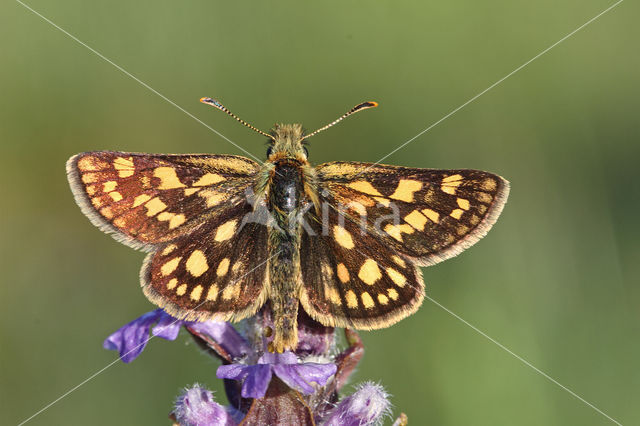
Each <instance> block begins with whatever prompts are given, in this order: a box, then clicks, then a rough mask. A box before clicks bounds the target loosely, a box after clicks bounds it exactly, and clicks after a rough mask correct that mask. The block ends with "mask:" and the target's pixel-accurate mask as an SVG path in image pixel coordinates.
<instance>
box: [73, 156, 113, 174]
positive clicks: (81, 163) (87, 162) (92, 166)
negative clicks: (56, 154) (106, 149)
mask: <svg viewBox="0 0 640 426" xmlns="http://www.w3.org/2000/svg"><path fill="white" fill-rule="evenodd" d="M78 168H79V169H80V170H82V171H83V172H93V171H96V170H102V169H105V168H107V164H106V163H104V162H103V161H100V160H98V159H97V158H95V157H83V158H81V159H80V160H78Z"/></svg>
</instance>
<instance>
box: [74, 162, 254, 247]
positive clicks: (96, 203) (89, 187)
mask: <svg viewBox="0 0 640 426" xmlns="http://www.w3.org/2000/svg"><path fill="white" fill-rule="evenodd" d="M258 169H259V165H258V164H257V163H255V162H254V161H251V160H248V159H246V158H243V157H237V156H232V155H152V154H134V153H126V152H111V151H98V152H86V153H82V154H78V155H75V156H73V157H71V158H70V159H69V161H68V162H67V176H68V178H69V183H70V185H71V189H72V191H73V195H74V196H75V199H76V202H77V203H78V205H79V206H80V208H81V209H82V211H83V213H84V214H85V215H87V216H88V217H89V219H90V220H91V222H92V223H93V224H94V225H96V226H98V227H99V228H100V229H101V230H103V231H105V232H108V233H111V234H114V237H115V238H116V239H117V240H118V241H121V242H123V243H125V244H127V245H130V246H132V247H134V248H138V249H145V250H147V251H149V250H152V249H153V245H154V244H157V243H162V242H166V241H170V240H173V239H175V238H177V237H179V236H181V235H185V234H186V233H189V232H190V230H192V229H193V228H194V227H196V226H198V224H200V223H202V222H204V221H207V220H211V219H213V218H215V217H217V216H219V215H220V214H222V213H223V212H224V211H225V210H226V209H228V208H232V207H234V206H238V205H240V204H242V203H244V202H245V201H246V196H245V193H244V192H245V190H247V189H248V188H250V187H251V184H252V183H253V181H254V177H255V175H256V173H257V171H258Z"/></svg>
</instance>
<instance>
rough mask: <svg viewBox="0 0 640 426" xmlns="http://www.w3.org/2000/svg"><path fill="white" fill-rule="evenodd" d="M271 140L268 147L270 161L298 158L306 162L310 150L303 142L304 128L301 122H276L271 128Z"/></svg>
mask: <svg viewBox="0 0 640 426" xmlns="http://www.w3.org/2000/svg"><path fill="white" fill-rule="evenodd" d="M271 136H272V138H271V142H270V145H269V148H268V149H267V157H268V160H269V161H276V160H278V159H285V158H286V159H296V160H298V161H301V162H306V161H307V158H308V157H309V151H307V148H306V147H305V146H304V144H303V142H302V141H303V139H304V130H303V129H302V126H301V125H300V124H276V125H275V126H274V127H273V129H271Z"/></svg>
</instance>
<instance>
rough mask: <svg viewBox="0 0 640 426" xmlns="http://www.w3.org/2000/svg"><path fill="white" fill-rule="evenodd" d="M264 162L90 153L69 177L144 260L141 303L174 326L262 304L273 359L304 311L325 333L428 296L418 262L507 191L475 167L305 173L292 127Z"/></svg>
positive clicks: (394, 315) (370, 321) (337, 166)
mask: <svg viewBox="0 0 640 426" xmlns="http://www.w3.org/2000/svg"><path fill="white" fill-rule="evenodd" d="M201 102H203V103H205V104H208V105H211V106H213V107H215V108H217V109H219V110H222V111H224V112H226V113H227V114H229V115H231V116H232V117H234V118H235V119H236V120H238V121H239V122H241V123H242V124H243V125H245V126H247V127H249V128H251V129H252V130H254V131H256V132H258V133H260V134H262V135H263V136H266V137H267V138H268V139H269V148H268V150H267V159H266V161H265V162H264V163H263V164H259V163H257V162H255V161H253V160H250V159H248V158H244V157H240V156H235V155H213V154H211V155H210V154H187V155H162V154H141V153H130V152H113V151H95V152H85V153H81V154H78V155H75V156H73V157H71V158H70V159H69V161H68V162H67V175H68V179H69V183H70V185H71V189H72V191H73V194H74V196H75V199H76V202H77V203H78V205H79V206H80V208H81V210H82V212H83V213H84V214H85V215H87V216H88V217H89V219H90V220H91V222H92V223H93V224H95V225H96V226H98V227H99V228H100V229H101V230H103V231H105V232H107V233H110V234H113V236H114V237H115V238H116V239H117V240H118V241H120V242H122V243H124V244H127V245H129V246H131V247H133V248H136V249H141V250H144V251H146V252H148V255H147V257H146V259H145V261H144V264H143V266H142V270H141V272H140V281H141V286H142V289H143V292H144V294H145V295H146V296H147V298H148V299H149V300H150V301H151V302H153V303H155V304H156V305H158V306H160V307H162V308H163V309H165V310H166V311H167V312H168V313H170V314H171V315H173V316H174V317H176V318H179V319H185V320H196V321H204V320H220V321H239V320H242V319H244V318H247V317H249V316H251V315H253V314H255V313H256V312H257V311H258V310H259V309H260V308H261V307H262V306H263V305H265V304H266V303H267V302H268V303H269V304H270V307H271V311H272V315H273V318H274V330H273V341H272V346H270V350H275V351H279V352H282V351H284V350H288V349H295V347H296V345H297V340H298V336H297V327H296V324H297V313H298V309H299V306H300V305H301V306H302V309H304V311H305V312H306V313H307V314H308V315H310V316H311V317H312V318H313V319H315V320H316V321H318V322H320V323H322V324H324V325H326V326H332V327H345V328H353V329H364V330H371V329H379V328H385V327H388V326H390V325H392V324H394V323H396V322H398V321H400V320H401V319H403V318H405V317H407V316H408V315H411V314H412V313H414V312H415V311H416V310H417V309H418V307H419V306H420V304H421V303H422V301H423V298H424V295H425V293H424V283H423V280H422V274H421V270H420V268H419V267H420V266H427V265H433V264H436V263H438V262H441V261H443V260H445V259H448V258H450V257H453V256H455V255H457V254H458V253H460V252H461V251H463V250H464V249H466V248H468V247H469V246H471V245H473V244H474V243H476V242H477V241H478V240H479V239H480V238H482V237H483V236H484V235H485V234H486V233H487V231H488V230H489V229H490V228H491V226H492V225H493V224H494V222H495V221H496V219H497V218H498V216H499V215H500V212H501V210H502V208H503V206H504V204H505V202H506V200H507V195H508V192H509V183H508V182H507V181H506V180H505V179H503V178H502V177H500V176H498V175H495V174H492V173H488V172H484V171H479V170H468V169H458V170H437V169H419V168H408V167H398V166H389V165H382V164H374V163H361V162H330V163H324V164H320V165H319V166H316V167H314V166H312V165H311V164H310V163H309V161H308V150H307V148H306V140H307V139H308V138H309V137H311V136H313V135H315V134H317V133H319V132H321V131H323V130H325V129H327V128H329V127H331V126H333V125H335V124H336V123H338V122H340V121H341V120H343V119H344V118H346V117H348V116H349V115H351V114H353V113H355V112H358V111H361V110H364V109H368V108H373V107H376V106H377V105H378V104H377V103H376V102H364V103H361V104H359V105H357V106H356V107H354V108H352V109H351V110H350V111H348V112H347V113H345V114H344V115H342V116H341V117H340V118H338V119H337V120H335V121H333V122H332V123H329V124H327V125H326V126H324V127H322V128H320V129H318V130H316V131H314V132H312V133H309V134H306V133H305V132H304V130H303V128H302V127H301V126H300V125H299V124H293V125H287V124H277V125H275V127H274V128H273V129H272V130H271V132H270V133H265V132H263V131H261V130H259V129H257V128H255V127H253V126H251V125H250V124H248V123H246V122H245V121H243V120H241V119H240V118H238V117H237V116H235V115H234V114H233V113H231V112H230V111H229V110H228V109H227V108H226V107H224V106H223V105H222V104H221V103H220V102H218V101H216V100H214V99H211V98H202V99H201Z"/></svg>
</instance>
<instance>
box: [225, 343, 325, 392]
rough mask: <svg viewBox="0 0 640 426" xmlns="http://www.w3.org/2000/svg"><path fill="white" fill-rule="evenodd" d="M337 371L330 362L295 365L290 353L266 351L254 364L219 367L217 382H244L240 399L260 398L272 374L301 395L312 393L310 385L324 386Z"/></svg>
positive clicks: (293, 355)
mask: <svg viewBox="0 0 640 426" xmlns="http://www.w3.org/2000/svg"><path fill="white" fill-rule="evenodd" d="M336 370H337V367H336V365H335V364H333V363H328V364H319V363H315V362H309V363H298V357H297V356H296V355H295V354H294V353H292V352H285V353H283V354H275V353H271V352H265V353H264V354H263V355H262V356H261V357H260V359H258V363H257V364H255V365H244V364H229V365H221V366H220V367H218V371H217V376H218V378H219V379H233V380H244V383H243V384H242V397H243V398H262V397H263V396H264V395H265V393H266V392H267V388H268V386H269V382H270V381H271V376H272V374H273V373H275V375H276V376H278V377H279V378H280V380H282V381H283V382H284V383H286V384H287V385H288V386H289V387H291V388H293V389H296V390H298V391H300V392H302V393H304V394H311V393H313V392H314V388H313V387H312V386H311V384H310V382H315V383H317V384H319V385H321V386H324V385H325V384H326V383H327V380H329V378H330V377H331V376H333V375H334V374H335V373H336Z"/></svg>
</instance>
